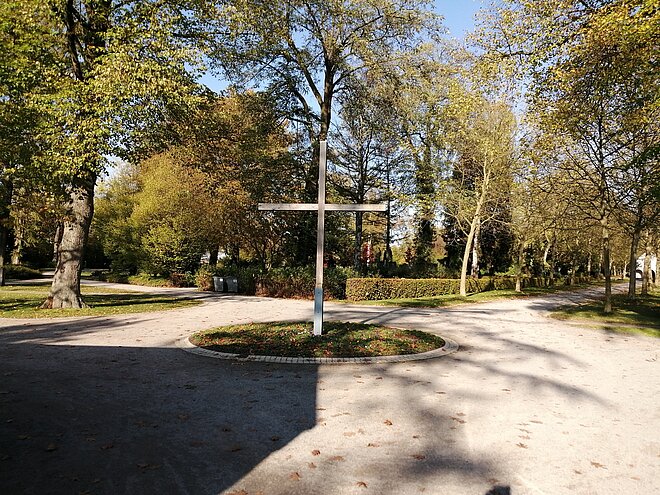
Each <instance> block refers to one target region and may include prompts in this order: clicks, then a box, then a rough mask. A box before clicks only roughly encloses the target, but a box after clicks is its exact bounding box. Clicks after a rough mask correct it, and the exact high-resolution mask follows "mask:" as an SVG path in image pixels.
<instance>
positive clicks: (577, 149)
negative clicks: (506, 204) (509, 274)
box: [490, 0, 660, 312]
mask: <svg viewBox="0 0 660 495" xmlns="http://www.w3.org/2000/svg"><path fill="white" fill-rule="evenodd" d="M659 15H660V14H659V13H658V9H657V6H655V5H654V2H650V1H647V0H637V1H622V0H620V1H618V0H614V1H601V2H583V1H559V0H544V1H541V2H529V1H526V0H519V1H508V2H506V6H505V7H504V8H501V9H499V10H498V11H497V14H496V20H495V21H494V23H491V24H490V25H491V26H497V28H498V29H497V31H496V32H495V35H494V36H493V37H491V41H492V43H490V48H491V49H492V50H493V52H498V51H499V52H500V53H504V54H505V56H509V57H511V56H513V57H520V59H521V62H523V63H522V64H521V66H522V67H524V68H527V69H529V74H530V75H531V82H532V84H531V88H532V93H531V101H532V103H533V109H534V111H535V112H537V113H538V114H539V115H540V117H541V122H542V126H543V127H544V129H545V130H546V132H547V133H548V139H549V140H551V141H553V142H554V143H555V149H556V152H555V155H556V156H557V158H558V159H557V160H556V163H557V164H558V165H559V167H560V168H561V170H562V172H563V173H562V174H560V175H558V176H557V177H560V178H562V179H566V180H567V182H566V183H563V184H558V185H557V186H556V187H559V188H560V190H562V191H567V192H569V191H570V193H571V194H570V195H567V198H573V200H574V201H576V200H577V201H579V202H580V203H581V205H582V211H583V212H584V213H585V215H586V216H587V217H588V218H590V219H591V220H592V221H594V222H597V223H598V224H599V225H600V228H601V237H602V250H603V267H604V274H605V295H606V297H605V305H604V310H605V312H610V311H611V309H612V308H611V274H610V271H609V270H610V235H611V231H612V222H613V220H614V215H615V212H616V211H617V210H618V208H619V206H620V204H621V202H622V201H623V198H625V197H626V196H628V195H629V194H630V192H631V183H630V179H631V178H632V177H634V176H635V173H631V171H632V170H635V171H636V172H640V166H641V167H646V166H647V165H648V163H649V162H650V160H655V159H656V158H655V157H657V140H653V139H651V140H648V139H644V136H648V135H649V133H651V134H655V135H657V122H658V115H657V112H658V101H659V92H658V90H657V84H655V82H654V81H657V68H654V65H653V55H652V54H653V52H654V51H655V50H657V39H658V25H659V24H658V16H659ZM551 24H552V25H553V26H552V29H548V30H545V29H544V28H546V27H548V26H549V25H551ZM643 142H646V143H647V144H648V145H649V146H648V147H645V148H642V147H641V146H640V145H641V144H642V143H643Z"/></svg>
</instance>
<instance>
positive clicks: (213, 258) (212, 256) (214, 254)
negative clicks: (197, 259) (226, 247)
mask: <svg viewBox="0 0 660 495" xmlns="http://www.w3.org/2000/svg"><path fill="white" fill-rule="evenodd" d="M218 251H219V249H218V248H217V247H214V248H213V249H211V250H209V266H216V265H217V264H218Z"/></svg>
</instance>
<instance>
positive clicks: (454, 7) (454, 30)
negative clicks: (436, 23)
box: [435, 0, 484, 39]
mask: <svg viewBox="0 0 660 495" xmlns="http://www.w3.org/2000/svg"><path fill="white" fill-rule="evenodd" d="M483 4H484V2H483V1H482V0H435V6H436V7H435V8H436V11H437V12H438V13H439V14H440V15H442V16H443V17H444V18H445V20H444V25H445V27H446V28H447V29H448V30H449V33H450V34H451V36H452V37H454V38H459V39H460V38H463V37H464V36H465V33H466V32H468V31H470V30H471V29H472V28H473V27H474V15H475V14H476V13H477V11H478V10H479V9H480V8H481V7H483V6H484V5H483Z"/></svg>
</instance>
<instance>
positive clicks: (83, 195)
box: [41, 175, 96, 309]
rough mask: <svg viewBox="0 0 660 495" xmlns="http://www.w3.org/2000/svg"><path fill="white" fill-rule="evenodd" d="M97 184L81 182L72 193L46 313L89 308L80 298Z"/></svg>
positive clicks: (75, 182)
mask: <svg viewBox="0 0 660 495" xmlns="http://www.w3.org/2000/svg"><path fill="white" fill-rule="evenodd" d="M95 182H96V177H95V176H93V175H91V176H89V177H87V178H86V179H77V180H76V181H74V185H73V186H72V187H71V189H70V191H69V201H68V204H67V205H66V206H67V211H66V214H65V217H64V220H63V222H62V237H61V242H60V246H59V251H58V253H57V260H56V266H55V275H54V276H53V283H52V285H51V288H50V293H49V295H48V298H47V299H46V301H44V303H43V304H42V305H41V308H42V309H55V308H84V307H86V304H85V303H84V302H83V300H82V297H81V295H80V273H81V271H82V258H83V253H84V248H85V245H86V244H87V237H88V235H89V227H90V225H91V223H92V216H93V215H94V185H95Z"/></svg>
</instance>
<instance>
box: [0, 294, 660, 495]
mask: <svg viewBox="0 0 660 495" xmlns="http://www.w3.org/2000/svg"><path fill="white" fill-rule="evenodd" d="M145 290H146V289H145ZM595 292H596V291H594V290H590V291H586V292H581V293H569V294H562V295H553V296H547V297H542V298H533V299H532V298H530V299H525V300H510V301H499V302H493V303H484V304H478V305H471V306H458V307H454V308H450V309H437V310H433V309H400V308H382V307H373V306H351V305H345V304H327V305H326V311H327V317H328V318H332V319H346V320H353V321H363V322H382V323H388V324H391V325H395V326H404V327H415V328H420V329H425V330H429V331H432V332H436V333H439V334H440V335H443V336H446V337H449V338H451V339H453V340H455V341H456V342H458V343H459V345H460V346H461V349H460V350H459V351H458V352H457V353H454V354H451V355H449V356H445V357H442V358H439V359H433V360H429V361H418V362H413V363H399V364H383V365H340V366H324V365H320V366H317V365H281V364H280V365H275V364H263V363H245V362H231V361H220V360H215V359H208V358H204V357H200V356H195V355H191V354H189V353H186V352H183V351H182V350H180V349H178V348H176V342H177V341H178V340H179V339H180V338H181V337H183V336H185V335H188V334H190V333H191V332H193V331H195V330H199V329H203V328H209V327H212V326H215V325H221V324H227V323H234V322H248V321H275V320H295V319H310V318H311V314H312V307H311V303H310V302H308V301H293V300H276V299H268V298H255V297H243V296H231V295H217V294H211V295H196V297H203V298H204V304H203V305H201V306H197V307H193V308H186V309H179V310H174V311H168V312H162V313H145V314H137V315H135V314H134V315H126V316H117V317H90V318H78V319H57V320H9V319H5V320H0V376H1V377H2V378H1V380H2V381H1V382H0V493H2V494H24V493H25V494H30V493H35V494H36V493H39V494H42V493H54V494H60V493H62V494H64V493H67V494H68V493H99V494H118V493H127V494H133V493H139V494H151V493H158V494H165V493H167V494H169V493H173V494H175V493H176V494H178V493H190V494H217V493H232V494H249V495H254V494H257V493H262V494H264V495H273V494H352V493H359V494H369V493H372V494H383V495H390V494H391V495H398V494H417V493H427V494H449V495H463V494H465V495H468V494H469V495H473V494H477V495H485V494H515V495H520V494H528V493H529V494H564V493H565V494H599V495H600V494H628V493H634V494H636V495H646V494H649V495H651V494H656V493H660V401H659V400H658V393H659V392H660V373H658V364H659V360H660V340H658V339H652V338H650V337H643V336H632V335H630V336H629V335H620V334H611V333H607V332H603V331H598V330H593V329H587V328H581V327H576V326H575V325H570V324H566V323H564V322H560V321H556V320H551V319H548V318H546V316H545V314H546V312H547V310H548V309H549V308H551V307H554V306H556V305H557V304H560V303H561V304H563V303H566V302H571V301H577V300H579V299H581V298H583V297H588V296H593V295H594V294H595ZM180 293H182V294H183V293H186V291H180Z"/></svg>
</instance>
